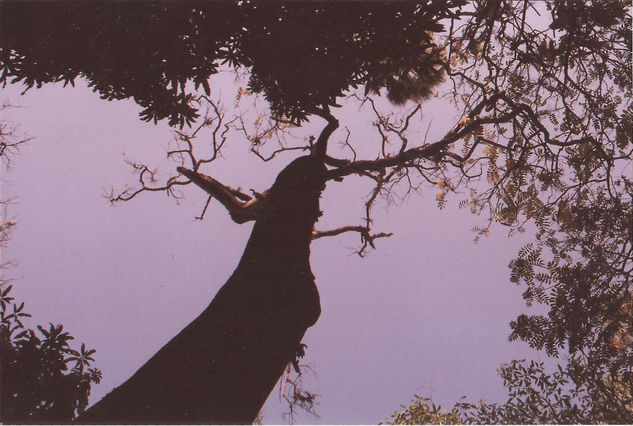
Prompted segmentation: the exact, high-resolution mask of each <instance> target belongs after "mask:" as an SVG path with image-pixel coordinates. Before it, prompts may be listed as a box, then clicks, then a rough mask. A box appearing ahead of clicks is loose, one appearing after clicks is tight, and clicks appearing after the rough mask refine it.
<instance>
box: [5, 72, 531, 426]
mask: <svg viewBox="0 0 633 426" xmlns="http://www.w3.org/2000/svg"><path fill="white" fill-rule="evenodd" d="M218 84H219V86H218ZM77 86H78V87H76V88H63V89H62V87H61V85H55V86H45V87H44V88H42V89H33V90H31V91H29V92H27V94H26V95H24V96H19V93H20V92H21V90H23V88H22V87H12V86H8V87H7V88H6V89H3V94H2V98H3V100H8V101H10V102H11V103H12V104H13V105H16V106H19V107H20V108H15V109H11V110H9V111H5V112H4V113H3V116H2V120H7V121H10V122H12V123H13V124H18V125H20V129H21V130H22V131H23V132H26V133H27V134H28V135H30V136H32V137H33V141H31V142H30V143H29V144H28V146H25V147H24V148H23V149H22V152H21V155H20V156H19V157H17V158H15V161H14V163H13V166H12V168H11V169H10V170H9V171H7V170H2V194H3V196H4V197H7V196H11V197H13V199H14V201H15V204H14V205H12V206H11V208H10V214H13V215H15V216H16V219H17V221H18V224H19V225H18V228H17V229H16V231H15V233H14V236H13V239H12V241H11V242H10V245H9V247H8V249H5V251H4V252H3V253H2V254H3V258H4V259H5V260H12V261H14V262H15V263H16V265H15V266H14V267H12V268H11V269H10V270H8V271H7V272H5V274H7V275H9V276H12V277H16V278H17V280H16V283H15V284H16V285H15V287H14V288H15V290H14V293H15V294H14V295H15V296H17V297H18V300H22V301H25V302H26V308H27V311H28V312H30V313H31V314H32V315H33V321H34V322H37V323H43V324H46V323H48V322H53V323H62V324H63V325H64V327H65V329H67V330H68V331H69V332H70V333H71V334H72V335H74V336H75V337H76V338H77V340H78V342H77V343H80V342H82V341H83V342H86V344H87V345H88V346H89V347H91V348H95V349H97V354H96V357H97V366H98V367H99V368H100V369H102V370H103V373H104V380H103V382H102V384H101V385H98V386H96V387H95V388H94V390H93V396H92V397H91V402H95V401H97V400H98V399H99V398H100V397H101V396H103V395H104V394H105V393H107V392H109V391H110V390H111V389H112V388H113V387H114V386H118V385H119V384H121V383H122V382H123V381H124V380H126V379H127V378H128V377H129V376H130V375H131V374H133V373H134V372H135V371H136V370H137V369H138V368H139V367H140V366H141V365H142V364H143V363H144V362H145V361H146V360H147V359H148V358H149V357H150V356H152V355H153V354H154V353H155V352H156V351H157V350H158V349H160V347H161V346H162V345H163V344H165V343H166V342H167V341H168V340H169V339H170V338H171V337H173V336H174V335H176V334H177V333H178V332H179V331H180V330H181V329H182V328H183V327H184V326H185V325H186V324H188V323H189V322H190V321H191V320H193V319H194V318H195V317H196V316H197V315H198V314H199V313H200V312H201V311H202V310H203V309H204V308H205V307H206V306H207V304H208V303H209V302H210V301H211V299H212V297H213V296H214V294H215V292H216V291H217V290H218V289H219V288H220V286H221V285H222V284H224V282H225V281H226V279H227V278H228V277H229V275H230V274H231V273H232V271H233V269H234V268H235V266H236V265H237V262H238V261H239V258H240V256H241V253H242V249H243V247H244V245H245V243H246V240H247V238H248V236H249V233H250V230H251V227H252V224H245V225H241V226H240V225H236V224H235V223H233V222H232V221H231V220H230V218H229V216H228V214H226V212H225V211H224V210H223V208H222V207H221V206H220V205H219V204H216V203H213V204H212V205H211V206H210V208H209V210H208V212H207V215H206V218H205V220H204V221H197V220H195V219H194V217H195V216H197V215H199V214H200V211H201V209H202V206H203V205H204V201H205V199H206V197H205V194H204V193H203V192H202V191H201V190H200V189H198V188H196V187H193V186H190V187H187V188H185V190H184V192H185V195H186V198H185V199H184V200H182V201H181V203H180V204H179V205H177V204H176V203H175V202H174V201H173V199H168V198H167V197H166V196H165V195H164V193H151V194H144V195H143V196H141V197H139V198H138V199H135V200H133V201H131V202H127V203H122V204H119V205H117V206H116V207H111V206H110V204H109V202H108V201H107V200H106V199H105V198H104V197H103V194H104V193H105V192H106V191H108V190H109V189H110V188H111V187H112V186H114V187H115V188H116V187H121V186H122V185H123V184H125V183H127V182H129V183H133V182H134V177H132V176H130V174H129V173H130V171H129V168H128V166H127V165H126V164H125V163H124V161H123V155H122V154H123V153H124V152H125V154H126V156H127V157H129V158H131V159H133V160H147V161H148V162H152V161H162V158H163V157H164V153H165V146H166V145H167V143H168V142H169V140H170V139H171V138H172V133H171V130H170V129H169V128H168V127H167V126H166V125H165V124H159V125H158V126H155V125H153V124H148V123H145V122H142V121H140V120H139V119H138V117H137V113H138V112H139V110H140V108H139V107H138V106H137V105H135V104H134V103H133V102H131V101H118V102H117V101H115V102H106V101H103V100H100V99H99V97H98V96H97V95H96V94H94V93H92V92H91V91H90V90H89V89H87V88H85V87H84V84H83V82H81V81H79V82H78V84H77ZM212 87H215V89H214V90H215V92H214V93H215V94H216V95H217V94H218V93H220V92H221V91H225V95H226V96H229V95H227V94H230V93H233V92H234V90H235V86H234V83H233V81H232V79H227V78H225V79H220V82H219V83H217V84H216V86H212ZM218 88H219V89H220V90H219V91H218ZM226 105H227V107H226V108H227V112H231V108H232V105H233V103H232V99H231V98H230V97H229V99H228V101H227V102H226ZM335 114H338V112H337V111H335ZM347 114H348V113H347V112H346V113H345V115H344V117H348V115H347ZM349 114H350V115H349V117H351V118H349V122H348V123H345V124H348V125H350V126H354V128H355V129H356V131H355V132H354V133H353V138H354V139H353V140H355V141H356V143H360V141H364V140H368V141H371V139H372V138H375V134H373V133H372V129H371V127H370V125H369V124H368V122H369V120H370V119H371V118H370V117H367V118H366V119H358V115H352V113H349ZM423 114H424V117H425V120H427V121H425V122H424V123H426V124H424V126H425V127H424V128H426V125H427V124H428V120H429V119H431V118H433V122H432V127H431V132H430V136H431V138H432V137H433V136H434V135H435V136H437V135H440V134H441V132H442V131H444V130H445V127H446V125H447V123H448V122H449V121H448V120H450V119H453V118H454V117H453V116H452V115H451V114H452V113H450V107H449V106H448V105H447V104H445V103H442V102H440V101H433V102H431V103H430V104H429V105H428V106H425V107H424V108H423ZM320 125H321V124H320V120H319V121H318V126H320ZM341 127H343V126H341ZM317 128H320V127H317ZM316 134H317V133H315V135H316ZM343 137H344V133H343V132H342V131H339V132H337V133H335V135H334V136H333V140H335V141H340V140H342V139H343ZM248 150H249V145H248V143H247V141H246V140H245V138H244V137H243V136H242V137H239V136H238V135H235V136H234V140H231V145H230V146H229V147H228V149H227V150H226V152H225V158H224V160H221V161H219V162H217V163H214V164H212V165H211V166H210V167H209V168H208V169H205V171H204V172H205V173H207V174H210V175H212V176H214V177H216V178H218V179H219V180H220V181H222V182H223V183H225V184H228V185H231V186H241V187H243V188H245V189H249V188H254V189H257V190H259V191H261V190H265V189H267V188H268V187H269V186H270V184H271V183H272V182H273V180H274V177H275V175H276V173H277V172H278V171H279V170H281V169H282V168H283V166H284V165H285V164H287V163H288V162H290V161H291V159H292V158H294V156H296V154H294V153H288V154H286V155H282V156H280V157H278V159H276V160H275V161H273V162H271V163H266V164H264V163H262V162H260V161H259V160H258V159H256V158H255V157H254V156H253V155H250V154H249V153H248ZM168 173H171V170H167V169H164V174H163V176H167V175H168ZM369 189H370V186H368V183H367V182H365V181H362V180H361V179H360V178H356V177H349V178H346V179H345V181H344V182H343V183H336V182H331V183H329V184H328V187H327V189H326V191H325V193H324V196H323V199H322V210H323V211H324V213H325V214H324V217H323V218H322V220H321V221H320V222H319V223H318V224H317V227H318V228H320V229H327V228H332V227H338V226H342V225H348V224H358V223H360V220H361V217H362V215H363V198H364V196H365V195H366V194H367V192H368V191H369ZM436 192H437V188H432V187H428V188H426V190H424V191H423V192H422V194H421V195H416V196H413V197H411V198H410V199H409V200H408V201H406V202H404V203H403V204H402V205H400V206H389V207H387V206H386V204H385V203H379V204H378V205H377V208H376V209H375V210H374V216H375V225H374V230H375V231H385V232H393V233H394V236H392V237H391V238H389V239H381V240H378V241H377V246H378V250H377V251H374V252H372V253H371V254H370V255H369V256H368V257H367V258H365V259H361V258H359V257H358V256H356V255H354V254H353V248H357V247H358V246H359V238H358V235H355V234H350V235H343V236H340V237H335V238H327V239H321V240H317V241H315V242H314V243H313V245H312V258H311V262H312V269H313V272H314V274H315V276H316V281H317V285H318V287H319V291H320V294H321V304H322V309H323V313H322V315H321V318H320V319H319V321H318V322H317V324H316V325H315V326H313V327H312V328H311V329H309V330H308V332H307V334H306V337H305V339H304V342H305V343H306V344H307V345H308V350H307V357H306V359H305V361H306V362H309V363H311V364H312V365H313V366H314V369H315V373H316V374H315V375H313V374H311V373H310V372H306V374H305V382H306V387H307V388H308V389H310V390H311V391H313V392H316V393H318V394H320V395H321V396H320V399H319V401H320V403H319V406H318V412H319V413H320V415H321V416H320V417H318V418H315V417H312V416H306V415H302V414H301V413H299V416H298V417H297V422H298V423H377V422H380V421H383V420H385V419H386V418H388V417H389V415H390V414H391V413H392V412H394V411H395V410H396V409H398V408H399V405H400V404H403V403H407V402H409V400H410V399H411V398H412V397H413V394H419V395H422V396H431V397H432V398H433V399H434V401H435V402H437V403H442V404H446V405H452V403H454V402H455V401H457V400H458V399H459V398H460V397H461V396H462V395H467V396H468V397H469V399H471V400H473V401H475V400H479V399H481V398H485V399H488V400H489V401H501V400H504V399H505V393H504V390H503V387H502V383H501V380H500V379H499V378H498V376H497V375H496V369H497V367H498V366H499V364H500V363H502V362H504V361H509V360H511V359H520V358H525V357H534V358H537V355H535V354H536V353H535V352H534V351H530V350H529V349H527V347H526V345H524V344H521V343H508V342H507V336H508V334H509V327H508V322H509V321H510V320H511V319H513V318H514V317H515V316H516V314H517V313H518V312H520V311H521V310H522V309H523V302H522V300H521V298H520V295H521V289H519V288H516V287H514V285H512V284H510V282H509V270H508V268H507V265H508V262H509V260H510V259H511V258H512V257H513V256H514V255H515V254H516V252H517V250H518V249H519V248H520V247H521V246H522V245H523V244H524V243H526V242H527V241H528V240H529V235H527V236H520V237H514V238H512V239H508V238H507V230H506V229H504V228H503V227H501V226H497V227H496V228H493V232H492V234H491V235H490V236H489V237H487V238H483V239H481V240H480V242H479V243H477V244H476V245H475V244H474V243H473V237H474V234H473V233H472V232H471V231H470V230H469V228H470V227H471V226H473V225H478V224H482V223H483V220H484V218H478V217H475V216H472V215H471V214H470V213H469V212H467V211H464V210H459V209H458V208H457V202H458V197H453V198H451V199H449V203H448V205H447V207H446V208H445V209H444V210H439V209H438V208H437V207H436V204H435V193H436ZM283 411H284V406H283V405H282V404H281V403H280V401H279V398H278V388H276V389H275V390H274V391H273V393H272V394H271V397H270V398H269V400H268V402H267V403H266V406H265V408H264V418H263V420H264V423H283V419H282V418H281V413H282V412H283Z"/></svg>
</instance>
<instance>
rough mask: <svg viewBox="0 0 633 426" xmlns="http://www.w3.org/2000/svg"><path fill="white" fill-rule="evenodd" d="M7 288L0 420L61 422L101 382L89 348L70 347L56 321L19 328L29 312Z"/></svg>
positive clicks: (1, 294)
mask: <svg viewBox="0 0 633 426" xmlns="http://www.w3.org/2000/svg"><path fill="white" fill-rule="evenodd" d="M11 288H12V286H11V285H9V286H7V287H5V288H3V289H2V290H1V291H0V362H1V363H2V364H1V365H0V368H1V370H0V371H1V372H2V375H1V376H0V380H1V381H0V389H2V394H1V398H2V399H1V400H0V404H1V408H2V410H1V411H0V412H1V417H0V421H2V422H3V423H67V422H69V421H71V420H72V419H73V418H74V417H75V415H77V414H78V413H81V412H82V411H83V410H84V409H85V408H86V406H87V405H88V397H89V395H90V386H91V384H92V383H99V381H100V380H101V372H100V371H99V370H97V369H96V368H90V364H91V363H92V361H94V358H93V357H92V355H93V354H94V353H95V350H94V349H87V348H86V346H85V345H84V344H83V343H82V345H81V348H80V349H79V350H75V349H72V347H71V346H70V341H71V340H73V337H72V336H71V335H70V334H68V332H65V331H64V329H63V326H61V325H53V324H49V326H48V328H44V327H42V326H38V327H37V331H35V330H32V329H29V328H27V327H25V326H24V324H23V322H22V320H23V319H24V318H25V317H30V315H29V314H27V313H25V312H24V303H20V304H17V303H15V302H14V299H13V297H12V296H11Z"/></svg>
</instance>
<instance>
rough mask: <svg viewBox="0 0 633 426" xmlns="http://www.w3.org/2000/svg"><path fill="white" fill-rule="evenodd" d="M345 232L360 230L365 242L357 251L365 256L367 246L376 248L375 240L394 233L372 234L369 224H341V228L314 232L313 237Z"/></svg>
mask: <svg viewBox="0 0 633 426" xmlns="http://www.w3.org/2000/svg"><path fill="white" fill-rule="evenodd" d="M345 232H358V233H359V234H360V237H361V241H362V242H363V246H362V247H361V248H360V249H359V250H358V251H357V253H358V255H359V256H361V257H363V256H364V254H365V251H366V249H367V246H370V247H371V248H373V249H375V248H376V246H375V245H374V240H376V239H378V238H388V237H391V236H392V235H393V233H391V232H379V233H377V234H371V233H370V229H369V227H367V226H362V225H356V226H354V225H349V226H341V227H340V228H336V229H330V230H327V231H317V230H315V231H314V232H312V239H313V240H316V239H319V238H323V237H333V236H336V235H340V234H343V233H345Z"/></svg>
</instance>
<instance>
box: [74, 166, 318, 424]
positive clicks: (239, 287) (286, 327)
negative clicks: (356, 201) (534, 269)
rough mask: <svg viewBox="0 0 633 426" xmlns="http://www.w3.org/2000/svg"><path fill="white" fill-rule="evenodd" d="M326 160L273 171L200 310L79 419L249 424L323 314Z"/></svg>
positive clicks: (103, 421) (122, 421)
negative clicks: (233, 255)
mask: <svg viewBox="0 0 633 426" xmlns="http://www.w3.org/2000/svg"><path fill="white" fill-rule="evenodd" d="M325 171H326V169H325V167H324V166H323V164H322V163H321V162H320V161H319V160H317V159H316V158H315V157H301V158H299V159H297V160H295V161H293V162H292V163H291V164H290V165H288V166H287V167H286V168H285V169H284V170H283V171H282V172H281V173H280V174H279V176H278V177H277V180H276V181H275V184H274V185H273V186H272V188H271V189H270V192H269V194H268V197H267V199H266V204H265V214H263V215H262V216H261V217H260V218H259V219H258V220H257V221H256V223H255V226H254V228H253V232H252V234H251V237H250V239H249V241H248V244H247V246H246V249H245V250H244V254H243V255H242V259H241V261H240V263H239V265H238V267H237V269H236V270H235V272H234V273H233V275H232V276H231V278H229V280H228V281H227V283H226V284H225V285H224V286H223V287H222V288H221V289H220V290H219V291H218V293H217V295H216V296H215V298H214V299H213V301H212V302H211V304H210V305H209V306H208V307H207V308H206V309H205V311H204V312H203V313H202V314H201V315H200V316H199V317H198V318H196V319H195V320H194V321H193V322H192V323H191V324H189V325H188V326H187V327H186V328H185V329H184V330H183V331H182V332H180V333H179V334H178V335H177V336H176V337H174V338H173V339H172V340H171V341H170V342H169V343H167V344H166V345H165V346H164V347H163V348H162V349H161V350H160V351H158V353H156V355H154V356H153V357H152V358H151V359H150V360H149V361H148V362H147V363H146V364H145V365H144V366H143V367H141V368H140V369H139V370H138V371H137V372H136V374H134V375H133V376H132V377H131V378H130V379H129V380H127V381H126V382H125V383H124V384H123V385H121V386H120V387H118V388H115V389H114V390H113V391H112V392H111V393H109V394H108V395H106V396H105V397H104V398H103V399H102V400H101V401H99V402H98V403H97V404H95V405H94V406H93V407H91V408H90V409H89V410H87V411H86V412H85V413H83V414H82V415H81V416H79V418H78V419H77V421H78V422H80V423H133V424H138V423H224V424H231V423H232V424H235V423H237V424H245V423H252V421H253V420H254V419H255V417H256V415H257V413H258V412H259V410H260V409H261V407H262V405H263V404H264V402H265V400H266V398H267V397H268V395H269V394H270V392H271V390H272V389H273V387H274V386H275V383H276V382H277V380H278V379H279V377H280V376H281V374H282V373H283V370H284V368H285V366H286V365H287V364H288V362H290V361H293V360H294V359H295V357H296V353H297V349H298V348H299V344H300V343H301V339H302V338H303V335H304V333H305V331H306V330H307V328H308V327H310V326H311V325H313V324H314V323H315V322H316V320H317V319H318V317H319V314H320V312H321V309H320V304H319V294H318V291H317V288H316V286H315V283H314V276H313V275H312V271H311V270H310V262H309V256H310V240H311V235H312V230H313V227H314V223H315V222H316V220H317V218H318V217H319V216H320V211H319V197H320V193H321V191H322V190H323V188H324V187H325V183H324V182H325Z"/></svg>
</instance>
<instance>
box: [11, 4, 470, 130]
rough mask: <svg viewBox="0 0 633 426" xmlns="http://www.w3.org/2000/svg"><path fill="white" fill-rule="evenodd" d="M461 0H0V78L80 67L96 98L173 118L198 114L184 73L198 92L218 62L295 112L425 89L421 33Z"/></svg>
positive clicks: (278, 108)
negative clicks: (363, 91)
mask: <svg viewBox="0 0 633 426" xmlns="http://www.w3.org/2000/svg"><path fill="white" fill-rule="evenodd" d="M464 3H465V2H464V1H463V0H451V1H444V0H442V1H439V0H428V1H426V2H389V3H387V2H372V3H371V4H370V5H368V4H363V3H362V2H330V3H325V2H303V1H302V2H295V3H290V2H285V3H281V2H279V3H277V2H266V3H265V4H263V3H262V2H249V1H235V2H182V3H178V2H131V3H126V2H91V3H80V2H50V3H48V2H46V3H39V2H38V3H24V2H2V4H1V5H0V16H1V19H2V21H1V23H0V29H1V30H0V31H1V35H0V40H1V41H0V43H1V45H0V70H1V71H0V72H1V74H0V82H7V81H11V82H17V81H22V82H23V83H25V84H26V85H27V86H28V87H31V86H34V85H35V86H38V87H39V86H40V85H41V84H43V83H48V82H54V81H63V82H65V83H72V82H73V81H74V80H75V79H76V78H77V77H78V76H81V77H85V78H86V79H87V80H88V82H89V84H90V86H92V87H93V88H94V90H96V91H98V92H99V93H100V94H101V96H102V97H103V98H105V99H125V98H130V97H132V98H134V100H135V101H136V102H137V103H138V104H139V105H141V106H142V107H143V108H144V110H143V112H142V113H141V115H142V117H143V118H144V119H145V120H152V119H153V120H161V119H163V118H169V122H170V124H172V125H176V124H180V125H181V126H182V125H183V123H185V122H187V123H190V122H191V121H192V120H193V119H194V118H195V117H196V112H195V109H194V108H192V107H191V105H190V104H189V101H190V100H191V97H192V95H191V90H190V89H191V87H189V86H188V83H193V86H194V87H195V88H198V87H200V86H202V87H203V88H204V90H205V91H206V92H207V94H208V92H209V90H210V88H209V85H208V80H209V77H210V76H211V75H212V74H214V73H216V72H217V71H218V66H219V65H220V64H222V63H228V64H230V65H232V66H235V67H239V66H243V67H247V68H249V69H250V71H251V73H252V76H251V80H250V89H251V90H252V91H253V92H256V93H263V94H264V95H265V97H266V98H267V99H268V100H269V101H270V103H271V106H272V109H273V112H274V113H275V114H276V115H277V116H280V117H281V116H285V117H288V118H290V119H292V120H293V121H301V120H303V119H304V118H305V116H306V113H309V112H310V111H311V109H312V108H314V107H315V106H323V105H333V104H335V102H336V100H335V99H336V97H339V96H341V95H342V93H343V92H344V91H345V90H346V89H347V88H348V87H350V86H356V85H360V84H366V85H368V87H369V88H371V89H373V90H377V89H379V88H381V87H386V88H387V89H390V91H391V92H393V96H394V99H396V100H399V101H404V100H405V99H406V98H405V97H404V96H405V95H404V93H407V96H406V97H407V98H411V97H413V98H416V97H418V98H419V97H421V96H424V95H426V94H428V90H429V87H430V86H432V85H433V84H435V83H437V81H438V80H439V74H440V73H439V69H438V65H439V64H440V61H439V56H438V51H437V49H436V46H435V45H434V43H433V40H432V36H431V34H432V33H433V32H438V31H441V30H442V29H443V27H442V25H440V24H439V21H440V20H441V19H443V18H445V17H447V16H450V14H451V10H453V9H454V8H455V7H456V6H458V5H460V4H464ZM34 29H37V30H34ZM405 89H406V90H405Z"/></svg>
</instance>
